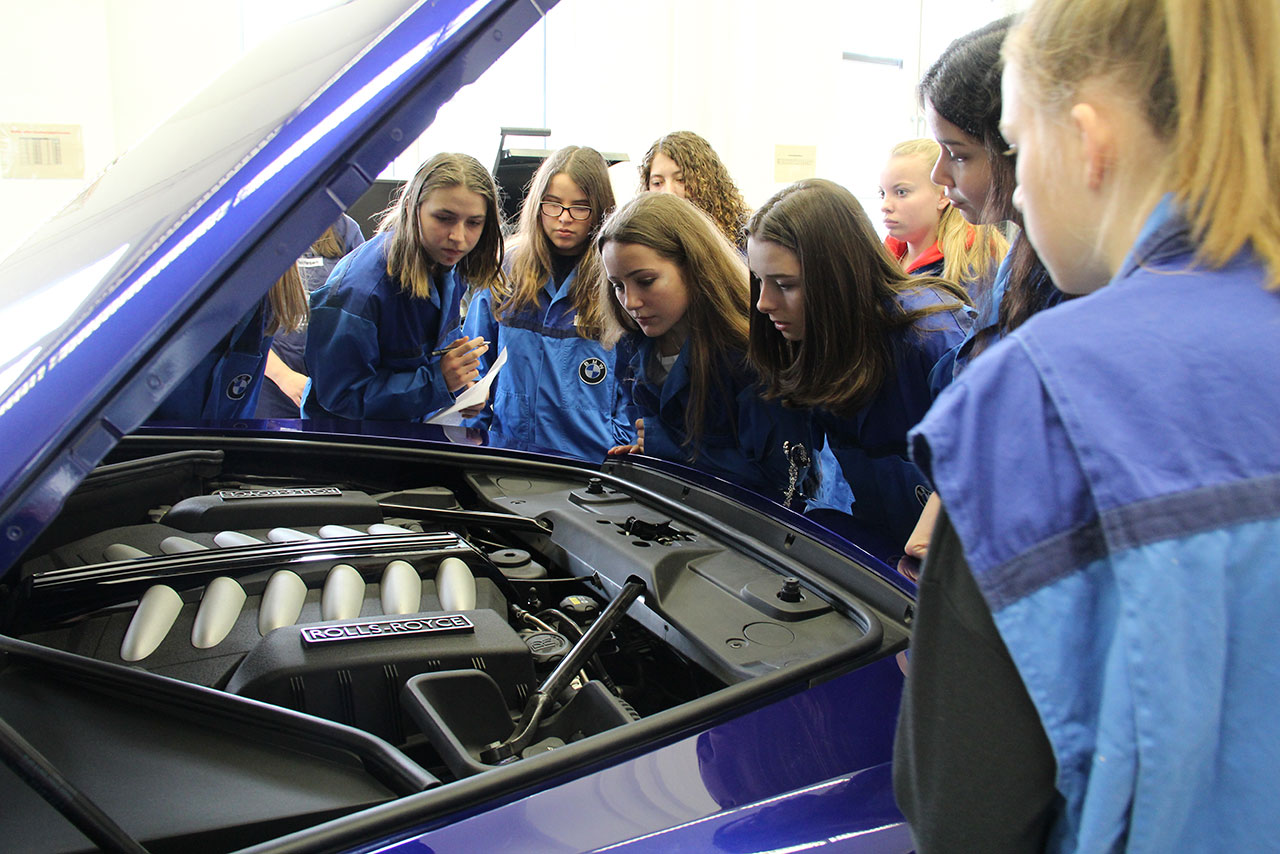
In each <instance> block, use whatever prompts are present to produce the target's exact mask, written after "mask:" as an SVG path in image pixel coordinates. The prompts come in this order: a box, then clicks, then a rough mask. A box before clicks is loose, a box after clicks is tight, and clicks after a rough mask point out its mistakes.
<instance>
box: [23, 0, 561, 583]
mask: <svg viewBox="0 0 1280 854" xmlns="http://www.w3.org/2000/svg"><path fill="white" fill-rule="evenodd" d="M540 5H541V8H542V9H543V10H545V9H546V8H548V7H550V6H551V5H554V2H548V3H542V4H540ZM539 16H540V13H539V9H538V7H536V6H534V5H533V4H531V3H529V2H528V0H490V2H465V0H438V2H435V3H429V4H428V3H420V4H418V5H417V6H415V7H414V8H413V9H412V11H410V12H409V13H407V14H406V15H405V16H404V18H403V20H401V21H400V23H399V25H398V26H396V27H395V28H394V29H391V30H389V31H388V32H387V33H386V34H385V35H384V36H383V37H382V38H380V39H379V40H378V41H376V42H375V43H374V44H372V45H370V46H369V47H368V48H367V49H366V50H364V51H363V52H361V53H360V54H359V55H358V57H357V58H356V59H355V61H354V62H352V63H351V64H350V65H349V67H347V68H345V69H344V70H343V73H342V74H341V75H340V76H338V77H336V78H334V79H333V80H332V81H331V82H330V83H329V84H328V85H327V86H325V87H324V88H323V89H322V90H321V91H320V92H319V93H318V94H316V95H315V96H314V97H311V98H310V99H309V100H307V101H306V103H305V104H304V106H303V107H301V108H300V109H297V110H296V111H295V112H293V113H292V114H291V115H288V116H286V117H285V118H286V120H285V121H284V123H283V125H282V126H281V127H280V128H279V129H278V130H277V131H276V132H275V134H274V136H272V137H271V138H270V140H269V141H268V142H267V143H266V144H265V145H263V146H262V147H261V148H257V149H253V147H252V146H250V148H251V152H252V153H251V155H250V156H249V157H247V158H246V159H245V160H244V162H242V163H240V164H238V165H236V167H235V168H234V169H233V170H232V171H231V173H230V174H227V175H225V176H222V175H216V176H214V177H215V181H216V180H218V179H221V183H215V185H214V189H213V190H211V191H210V190H207V189H204V190H201V191H200V193H201V195H199V196H197V197H196V198H195V199H191V200H187V199H184V198H179V199H174V200H171V201H172V203H173V204H175V205H182V206H183V211H184V213H183V214H182V215H181V217H180V218H179V219H178V220H176V221H169V220H166V219H159V220H157V221H156V222H155V223H154V225H151V226H149V227H147V229H146V232H147V237H148V239H154V241H155V242H154V243H149V244H147V245H146V246H145V247H144V246H141V245H136V246H130V247H127V248H126V250H125V251H123V253H122V254H121V255H120V257H119V258H118V259H117V260H115V262H114V264H113V265H112V266H111V267H110V269H109V270H108V271H105V273H104V274H103V275H102V280H101V282H100V283H99V284H97V285H96V286H95V287H94V288H93V289H92V294H91V296H90V299H89V300H88V303H91V304H92V305H91V308H89V309H87V310H84V313H83V314H82V315H80V316H78V317H75V318H74V319H73V320H72V321H71V322H68V323H67V324H65V325H64V326H63V327H62V328H60V329H58V330H56V331H55V332H54V333H53V334H51V335H50V336H48V338H47V340H44V341H40V342H33V343H32V345H31V347H33V348H34V347H39V348H40V349H39V350H38V352H37V354H36V356H35V358H33V359H32V361H31V364H30V365H29V366H28V367H27V368H26V369H25V370H24V371H23V372H22V374H21V376H20V378H19V379H18V380H17V381H16V382H15V384H14V385H13V386H11V387H10V388H9V390H8V392H7V393H6V394H5V396H4V397H3V399H0V435H2V436H3V437H4V442H5V453H4V454H3V455H0V496H2V497H0V532H3V536H0V572H3V571H4V570H5V569H7V568H8V567H9V565H10V564H12V563H13V562H14V561H15V560H16V559H17V557H18V556H19V555H20V554H21V553H22V552H23V551H24V550H25V549H26V548H27V547H28V546H29V545H30V544H31V543H32V542H33V541H34V539H35V537H36V536H37V535H38V534H39V532H40V531H42V530H43V529H44V528H45V527H46V526H47V525H48V524H49V523H50V522H51V521H52V519H53V517H54V516H55V515H56V513H57V511H58V508H59V507H61V505H62V503H63V501H64V500H65V499H66V497H67V495H68V494H69V493H70V491H71V490H72V489H73V488H74V487H75V485H76V484H78V483H79V482H80V480H82V479H83V478H84V476H85V475H86V474H87V473H88V472H89V471H90V470H91V469H92V468H93V466H94V465H95V464H96V463H97V462H98V461H99V460H101V459H102V457H103V456H105V455H106V453H107V452H108V451H109V450H110V449H111V447H112V446H114V444H115V442H116V441H117V440H118V439H119V437H120V436H121V435H123V434H125V433H128V432H130V431H131V430H133V429H135V428H136V427H137V426H138V425H139V424H141V423H142V422H143V421H144V420H145V419H146V418H147V416H149V415H150V414H151V412H152V411H153V410H154V409H155V407H156V406H157V405H158V404H159V403H160V401H162V400H164V398H165V397H166V396H167V395H168V394H169V393H170V392H171V391H172V390H173V389H174V388H175V387H176V386H177V384H178V383H179V382H180V381H181V380H182V378H183V377H184V376H185V375H186V374H187V372H188V371H190V370H191V368H193V367H194V366H195V365H196V364H197V363H198V362H199V361H200V359H201V358H203V357H204V355H205V354H206V353H208V352H209V349H210V348H211V347H212V346H213V344H214V343H215V342H216V341H217V340H219V339H220V338H221V336H222V335H223V334H224V333H225V330H226V329H229V328H231V327H232V326H233V325H234V324H235V322H236V321H237V320H238V319H239V318H240V317H242V316H243V315H244V314H245V312H246V311H248V310H249V308H250V307H251V306H252V305H253V304H254V302H255V301H256V300H258V299H259V298H260V297H261V296H262V294H263V292H264V291H265V289H266V285H269V284H270V282H272V281H274V280H275V278H276V277H278V276H279V275H280V273H281V272H282V271H283V270H284V269H285V268H286V267H288V266H289V264H291V263H293V261H294V259H295V258H297V256H298V255H300V254H301V253H302V252H303V251H304V250H305V249H306V248H307V247H308V246H309V245H310V244H311V241H312V240H313V239H314V236H315V235H316V234H319V233H320V232H321V231H323V230H324V228H325V227H326V226H327V225H328V224H329V223H331V222H332V221H333V220H334V219H336V218H337V216H338V214H339V213H341V212H342V211H343V210H344V209H345V208H346V207H347V206H349V205H350V204H352V203H353V202H355V201H356V200H357V199H358V198H359V197H360V195H361V194H362V193H363V192H364V191H365V189H367V188H368V187H369V186H370V184H372V182H373V178H374V177H375V176H376V175H378V174H379V172H381V170H382V168H383V167H384V166H385V165H386V164H387V163H389V162H390V161H391V160H392V158H393V157H394V156H395V155H396V154H398V153H399V151H400V150H401V149H402V148H403V147H404V145H405V144H406V143H407V141H409V140H412V139H414V138H415V137H416V136H417V135H419V134H420V133H421V132H422V130H424V129H425V128H426V126H427V125H428V124H430V122H431V120H432V119H433V118H434V117H435V113H436V110H437V109H438V108H439V106H440V105H441V104H442V103H444V102H445V101H447V100H448V99H449V98H450V97H452V95H453V94H454V92H456V91H457V89H458V88H460V87H461V86H463V85H465V84H466V83H468V82H471V81H472V80H474V79H476V78H477V77H478V76H479V75H480V74H481V73H482V72H483V71H484V70H485V69H486V68H488V67H489V65H490V64H491V63H492V62H493V60H494V59H496V58H497V56H499V55H500V54H501V53H502V52H503V51H504V50H505V49H506V48H507V47H509V46H510V45H511V44H512V43H513V42H514V41H515V40H516V39H517V38H519V36H520V35H521V34H522V33H523V32H524V31H525V30H526V29H528V27H530V26H532V24H533V23H535V22H536V21H537V20H538V19H539ZM311 94H312V93H310V92H302V93H300V96H299V100H301V99H305V98H307V97H308V96H310V95H311ZM295 103H296V101H295ZM159 136H161V137H163V134H160V135H159ZM162 141H163V140H162ZM253 142H254V143H256V137H255V138H254V140H253ZM144 150H145V143H144V144H143V145H141V146H139V150H138V152H135V153H141V152H143V151H144ZM108 176H110V171H108ZM92 195H93V193H86V194H85V197H87V198H90V199H91V198H92ZM188 205H189V207H188ZM110 213H114V212H113V211H110V210H108V211H103V212H101V214H100V215H101V216H104V217H105V216H106V215H107V214H110ZM57 224H58V222H57V220H56V219H55V221H54V222H53V223H51V224H50V225H51V227H52V226H57ZM55 231H56V229H55ZM157 232H158V233H157ZM39 239H40V235H37V241H39ZM46 242H48V241H46ZM39 248H41V247H39V246H38V245H37V246H35V247H33V248H29V247H27V246H24V247H22V248H20V249H19V250H18V251H17V252H16V253H15V255H14V256H12V259H17V260H16V262H14V263H6V265H5V268H7V270H0V274H2V273H4V272H12V275H14V276H21V275H27V276H31V275H36V274H37V273H38V274H40V275H48V274H49V268H48V266H47V264H48V263H49V262H50V259H49V258H47V257H45V258H40V257H38V253H37V252H36V250H37V249H39ZM44 248H45V249H48V250H50V252H54V253H55V254H56V247H49V246H45V247H44ZM114 251H116V247H110V249H109V250H108V252H107V256H110V253H111V252H114ZM47 254H49V253H46V255H47ZM12 259H11V261H12ZM37 260H38V261H41V262H43V263H42V264H41V265H36V264H35V261H37ZM91 260H94V261H96V260H98V259H91ZM24 262H25V263H26V268H24ZM32 266H39V267H40V269H39V270H35V271H33V270H31V269H29V268H30V267H32ZM67 273H68V275H70V274H72V273H74V268H73V269H72V270H68V271H67ZM53 275H54V277H55V278H56V277H57V275H58V274H57V273H56V272H55V273H54V274H53ZM264 283H265V284H264ZM7 284H9V282H8V281H6V280H5V279H4V278H3V276H2V275H0V285H7ZM215 286H216V288H215ZM175 327H176V329H177V332H176V333H172V330H173V329H174V328H175ZM166 333H171V334H168V335H166ZM140 377H141V378H145V379H143V380H142V381H137V380H138V378H140Z"/></svg>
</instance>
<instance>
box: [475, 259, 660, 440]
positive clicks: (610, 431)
mask: <svg viewBox="0 0 1280 854" xmlns="http://www.w3.org/2000/svg"><path fill="white" fill-rule="evenodd" d="M575 274H576V271H575V272H571V273H570V274H569V275H568V276H566V277H565V280H564V282H563V283H562V284H561V285H560V287H558V288H557V287H555V286H554V284H553V283H552V282H550V281H548V282H547V284H546V285H544V286H543V288H542V290H540V291H539V292H538V303H537V305H536V306H535V307H532V308H526V309H524V310H521V311H518V312H514V313H508V314H507V315H506V316H504V317H503V319H502V321H501V322H499V321H498V320H496V319H494V316H493V295H492V293H491V292H489V291H487V290H486V291H483V292H481V293H479V294H477V295H476V298H475V299H474V300H472V301H471V305H470V306H469V307H468V309H467V317H466V320H465V321H464V323H463V332H464V333H465V334H466V335H468V336H470V337H475V336H483V337H484V338H485V340H486V341H488V342H489V351H488V352H487V353H485V354H484V355H483V356H482V357H481V363H482V373H487V372H488V370H489V368H490V367H491V366H492V365H493V362H494V360H495V359H497V357H498V354H499V353H500V352H501V351H502V349H503V348H504V347H505V348H506V350H507V363H506V366H505V367H504V368H503V369H502V372H501V373H499V374H498V376H497V378H496V379H495V380H494V384H493V386H492V387H491V388H490V402H491V404H492V408H491V409H487V410H486V411H485V412H484V413H483V414H482V415H481V416H480V417H479V418H477V419H475V420H474V421H473V422H472V423H473V424H474V425H475V426H479V427H487V428H488V429H489V436H490V442H491V443H492V444H495V445H499V446H501V447H507V448H519V449H521V450H536V451H555V452H558V453H562V454H566V455H568V456H572V457H578V458H581V459H586V460H592V461H595V462H599V461H600V460H603V459H604V457H605V455H606V454H607V453H608V451H609V449H610V448H612V447H614V446H615V445H625V444H629V443H630V442H632V441H634V435H635V429H634V427H633V425H632V424H631V423H630V422H629V421H627V420H626V417H625V413H620V412H618V411H617V405H616V404H617V401H618V372H617V370H616V366H617V363H618V353H619V352H620V351H622V352H624V356H623V358H622V367H623V372H624V373H625V372H626V370H627V369H628V357H629V354H630V350H629V348H627V347H625V346H623V347H620V348H615V349H613V350H606V349H605V348H604V347H603V346H601V345H600V343H599V342H598V341H595V340H592V339H590V338H583V337H582V336H580V335H579V334H578V331H577V329H576V328H575V326H574V320H575V318H576V317H577V312H576V311H574V308H573V303H572V302H571V300H570V299H569V289H570V286H571V285H572V284H573V279H574V276H575Z"/></svg>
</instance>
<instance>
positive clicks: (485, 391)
mask: <svg viewBox="0 0 1280 854" xmlns="http://www.w3.org/2000/svg"><path fill="white" fill-rule="evenodd" d="M506 363H507V348H506V347H503V348H502V352H501V353H499V354H498V358H497V359H495V360H494V362H493V367H492V368H490V369H489V373H487V374H485V375H484V376H483V377H481V378H480V379H479V380H478V381H477V382H476V384H475V385H473V386H471V387H470V388H468V389H465V390H464V391H463V392H462V393H461V394H459V395H458V396H457V397H456V398H455V399H454V401H453V405H452V406H446V407H445V408H444V409H441V410H439V411H438V412H436V413H435V414H433V415H432V416H431V417H430V418H428V419H427V423H428V424H452V425H457V424H461V423H462V416H461V415H460V414H459V413H461V412H462V410H464V409H470V408H472V407H473V406H480V405H482V404H483V403H485V402H486V401H487V400H488V399H489V386H491V385H493V381H494V380H495V379H496V378H497V376H498V371H500V370H502V366H503V365H505V364H506Z"/></svg>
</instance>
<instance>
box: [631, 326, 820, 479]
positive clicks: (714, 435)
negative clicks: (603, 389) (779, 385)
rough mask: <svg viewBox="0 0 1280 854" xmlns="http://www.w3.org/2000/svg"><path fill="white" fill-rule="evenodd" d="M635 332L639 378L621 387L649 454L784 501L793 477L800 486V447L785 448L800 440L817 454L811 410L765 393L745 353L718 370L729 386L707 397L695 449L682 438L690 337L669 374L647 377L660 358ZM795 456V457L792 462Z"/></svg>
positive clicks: (634, 368) (634, 372)
mask: <svg viewBox="0 0 1280 854" xmlns="http://www.w3.org/2000/svg"><path fill="white" fill-rule="evenodd" d="M631 338H632V340H633V342H634V346H635V348H636V349H635V353H634V355H633V356H632V357H631V366H630V374H631V376H632V377H634V380H633V381H632V382H630V383H625V384H624V389H623V393H624V395H627V396H629V397H630V403H631V404H632V405H633V406H634V412H635V416H636V417H637V418H643V419H644V453H645V454H647V455H649V456H654V457H660V458H662V459H665V460H672V461H673V462H678V463H683V464H684V465H687V466H690V467H692V468H695V469H698V470H699V471H703V472H706V473H708V474H712V475H715V476H716V477H719V478H721V479H723V480H727V481H729V482H731V483H736V484H738V485H740V486H743V487H746V488H747V489H750V490H752V491H753V492H757V493H759V494H760V495H763V496H765V497H766V498H771V499H773V500H774V501H778V502H782V501H783V500H784V498H785V497H786V493H787V489H788V486H789V485H790V484H791V483H792V481H793V480H794V482H795V483H796V484H797V485H798V484H799V483H801V482H803V480H804V478H805V477H806V475H807V473H808V465H807V464H802V463H800V462H799V460H800V458H799V457H797V456H796V452H795V451H791V455H792V456H791V458H789V457H788V451H789V450H790V449H792V448H794V447H795V446H796V445H803V446H804V447H805V453H806V454H811V453H812V449H813V438H812V428H811V425H810V419H809V416H808V413H807V412H805V411H804V410H800V409H790V408H785V407H783V406H782V405H781V404H779V403H777V402H775V401H769V400H764V399H763V398H761V397H760V389H759V385H758V382H757V379H756V376H755V373H754V372H753V371H752V370H751V368H750V367H748V366H747V364H746V360H745V356H739V357H738V358H737V360H736V361H734V362H733V363H732V364H725V365H724V366H723V367H722V369H721V370H719V371H717V372H716V373H717V375H718V376H719V377H720V378H721V379H722V380H723V381H724V385H723V387H722V388H720V389H717V390H713V392H712V393H711V394H709V395H708V396H707V399H706V415H705V418H704V421H703V424H702V436H701V439H700V441H699V443H698V445H697V446H696V447H690V446H686V445H685V444H684V442H685V439H686V438H687V437H688V432H687V429H686V427H685V410H686V409H687V408H688V406H689V397H690V392H691V388H690V384H689V383H690V377H689V363H688V359H689V346H690V345H689V342H688V341H686V342H685V344H684V347H682V348H681V350H680V355H679V356H678V357H677V358H676V362H675V364H674V365H673V366H672V367H671V372H670V373H669V374H668V375H667V377H666V379H665V380H664V381H662V382H654V381H652V380H651V379H650V377H651V376H652V373H653V371H652V368H651V366H652V365H654V364H656V358H657V354H656V353H655V344H654V341H653V339H650V338H645V337H643V336H640V335H633V336H631ZM628 387H629V388H628ZM784 443H786V445H785V448H784ZM695 452H696V453H695ZM793 460H796V461H797V464H796V465H795V466H794V467H793V465H792V461H793ZM793 503H794V502H793Z"/></svg>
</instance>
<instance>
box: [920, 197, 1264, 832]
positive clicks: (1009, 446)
mask: <svg viewBox="0 0 1280 854" xmlns="http://www.w3.org/2000/svg"><path fill="white" fill-rule="evenodd" d="M1194 256H1195V246H1194V244H1193V242H1192V239H1191V234H1190V230H1189V228H1188V226H1187V224H1186V222H1185V221H1184V220H1183V219H1182V218H1181V217H1180V216H1179V215H1178V213H1177V211H1176V209H1175V207H1174V206H1173V204H1172V202H1171V201H1170V200H1169V199H1168V198H1166V199H1165V200H1164V201H1163V202H1162V203H1161V204H1160V206H1159V207H1157V209H1156V210H1155V211H1154V212H1153V214H1152V215H1151V217H1150V219H1149V220H1148V222H1147V224H1146V226H1145V228H1144V229H1143V231H1142V233H1141V235H1140V236H1139V238H1138V241H1137V243H1136V244H1135V246H1134V248H1133V249H1132V250H1131V251H1130V254H1129V256H1128V258H1127V259H1126V260H1125V261H1124V262H1123V264H1122V265H1121V268H1120V270H1119V271H1118V272H1117V273H1116V275H1115V276H1114V277H1113V278H1112V280H1111V282H1110V283H1109V284H1108V285H1107V286H1106V287H1104V288H1102V289H1101V290H1099V291H1097V292H1095V293H1092V294H1090V295H1089V296H1087V297H1084V298H1083V299H1078V300H1073V301H1070V302H1065V303H1063V304H1062V305H1060V306H1058V307H1057V308H1055V309H1054V310H1053V311H1051V312H1043V313H1041V314H1038V315H1036V316H1035V317H1033V318H1032V319H1031V320H1030V321H1028V322H1027V323H1026V324H1024V325H1023V326H1022V327H1020V328H1019V329H1017V330H1015V331H1014V332H1013V333H1011V334H1010V335H1009V336H1008V337H1007V338H1005V339H1004V340H1003V341H1001V342H1000V343H998V344H996V345H995V346H993V347H992V348H991V349H990V350H988V351H987V352H986V353H984V354H983V356H982V358H981V359H978V360H976V361H975V362H974V363H973V364H971V365H970V366H969V367H968V368H967V369H966V370H965V371H964V373H962V374H961V375H960V376H959V377H957V378H956V381H955V382H954V383H953V384H952V385H951V386H950V387H949V388H948V389H947V390H946V391H945V392H944V393H943V394H942V395H941V396H939V398H938V401H937V403H936V404H935V405H934V408H933V410H932V411H931V412H930V413H929V415H928V416H927V417H926V418H925V420H924V422H923V423H922V424H921V425H920V426H919V427H918V428H917V429H916V430H915V431H914V432H913V434H912V443H913V444H912V450H913V454H914V457H915V459H916V460H917V461H919V462H920V463H921V465H922V466H923V467H924V468H925V470H926V471H928V472H929V473H930V476H931V478H932V479H933V481H934V483H935V484H936V485H937V487H938V490H939V493H940V494H941V496H942V500H943V504H944V505H945V506H946V508H947V512H948V514H949V516H950V519H951V522H952V525H953V526H954V528H955V531H956V533H957V534H958V536H959V538H960V541H961V542H962V544H963V547H964V554H965V558H966V559H967V562H968V564H969V568H970V570H971V571H972V573H973V576H974V579H975V580H976V582H977V585H978V588H979V589H980V590H981V592H982V595H983V598H984V600H985V601H986V603H987V605H988V606H989V607H990V609H991V612H992V615H993V617H994V620H995V625H996V628H997V630H998V631H999V633H1000V635H1001V637H1002V639H1003V640H1004V642H1005V645H1006V646H1007V647H1008V650H1009V654H1010V655H1011V656H1012V658H1013V661H1014V663H1015V665H1016V667H1017V670H1018V673H1019V675H1020V676H1021V678H1022V680H1023V682H1024V683H1025V685H1026V687H1027V692H1028V694H1029V695H1030V698H1031V701H1032V702H1033V703H1034V705H1035V707H1036V710H1037V712H1038V713H1039V716H1040V720H1041V723H1042V724H1043V725H1044V729H1045V732H1046V733H1047V735H1048V738H1049V742H1050V744H1051V746H1052V750H1053V754H1054V758H1055V760H1056V763H1057V779H1056V787H1057V790H1058V792H1059V793H1060V794H1061V796H1062V808H1061V810H1060V813H1059V814H1058V816H1057V819H1056V821H1055V823H1054V824H1053V827H1052V829H1051V833H1050V839H1049V844H1048V847H1047V850H1049V851H1055V852H1056V851H1124V852H1133V854H1137V853H1138V852H1144V854H1145V852H1151V854H1156V852H1169V851H1219V850H1221V851H1256V850H1261V849H1263V848H1266V847H1268V846H1270V845H1271V844H1273V843H1274V840H1276V839H1277V838H1280V811H1278V810H1277V809H1276V807H1275V804H1274V799H1273V798H1272V797H1271V795H1272V793H1274V792H1277V791H1280V736H1277V729H1276V725H1275V720H1276V717H1275V716H1276V709H1277V708H1280V652H1278V651H1277V650H1278V648H1277V644H1276V615H1277V614H1280V556H1277V555H1278V553H1277V550H1276V543H1277V542H1278V541H1280V417H1278V416H1277V413H1280V383H1277V382H1276V365H1277V364H1280V336H1278V335H1276V334H1275V331H1276V330H1277V329H1280V295H1277V294H1276V293H1275V292H1274V291H1268V290H1266V288H1265V284H1266V281H1265V273H1264V271H1263V268H1262V265H1261V264H1260V263H1259V262H1258V260H1257V259H1256V258H1255V257H1254V256H1252V254H1251V253H1249V252H1248V251H1247V250H1246V251H1244V252H1242V253H1241V254H1240V255H1239V256H1238V257H1236V258H1235V259H1233V260H1231V261H1230V262H1228V263H1227V264H1226V265H1225V266H1223V267H1222V268H1220V269H1217V270H1209V269H1205V268H1203V267H1199V266H1198V265H1197V262H1196V260H1195V257H1194ZM927 571H928V570H927V567H926V572H927ZM918 675H919V674H913V678H917V677H918ZM992 749H999V744H998V743H993V745H992Z"/></svg>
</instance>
